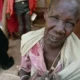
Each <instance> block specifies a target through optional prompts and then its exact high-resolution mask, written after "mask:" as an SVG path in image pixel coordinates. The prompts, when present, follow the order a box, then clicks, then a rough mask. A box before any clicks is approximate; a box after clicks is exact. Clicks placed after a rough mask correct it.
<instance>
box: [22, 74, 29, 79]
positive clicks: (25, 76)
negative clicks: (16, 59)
mask: <svg viewBox="0 0 80 80" xmlns="http://www.w3.org/2000/svg"><path fill="white" fill-rule="evenodd" d="M28 79H29V75H23V76H22V77H21V80H28Z"/></svg>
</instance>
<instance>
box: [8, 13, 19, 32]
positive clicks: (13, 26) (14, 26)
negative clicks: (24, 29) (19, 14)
mask: <svg viewBox="0 0 80 80" xmlns="http://www.w3.org/2000/svg"><path fill="white" fill-rule="evenodd" d="M7 27H8V31H9V33H10V34H11V33H14V32H18V22H17V18H16V16H15V14H13V15H11V17H10V19H7Z"/></svg>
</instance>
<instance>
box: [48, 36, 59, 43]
mask: <svg viewBox="0 0 80 80" xmlns="http://www.w3.org/2000/svg"><path fill="white" fill-rule="evenodd" d="M49 38H50V41H51V42H58V41H59V39H57V38H56V37H52V36H50V37H49Z"/></svg>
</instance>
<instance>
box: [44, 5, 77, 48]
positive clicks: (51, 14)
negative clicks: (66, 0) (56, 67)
mask: <svg viewBox="0 0 80 80" xmlns="http://www.w3.org/2000/svg"><path fill="white" fill-rule="evenodd" d="M69 7H70V6H69ZM72 10H73V9H72V8H68V7H65V6H64V7H61V6H57V7H55V8H53V6H52V7H51V9H50V10H48V11H47V12H46V13H45V20H46V28H45V34H44V43H46V44H48V45H51V46H54V47H58V46H61V45H63V43H64V42H65V40H66V39H67V37H68V36H69V35H70V34H71V33H72V31H73V29H74V26H75V24H76V21H77V17H76V16H75V15H76V14H75V12H74V10H73V11H72Z"/></svg>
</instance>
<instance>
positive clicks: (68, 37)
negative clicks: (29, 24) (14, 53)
mask: <svg viewBox="0 0 80 80" xmlns="http://www.w3.org/2000/svg"><path fill="white" fill-rule="evenodd" d="M79 6H80V5H79V1H78V0H51V4H50V6H49V8H48V10H47V11H46V12H45V15H44V18H45V20H46V25H45V26H46V27H45V28H42V29H40V30H37V31H31V32H29V33H27V34H24V35H23V36H22V41H21V53H22V59H21V67H20V70H19V75H20V78H21V80H80V49H79V48H80V40H79V39H78V37H77V36H76V35H75V34H74V33H73V29H74V26H75V25H76V23H77V21H78V20H79V15H80V10H79V9H80V8H79Z"/></svg>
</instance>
